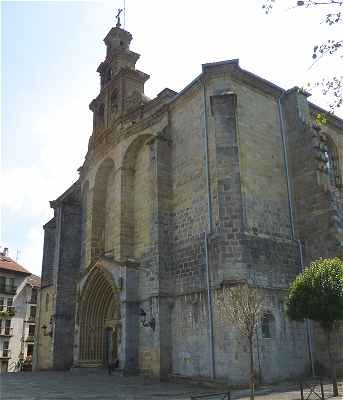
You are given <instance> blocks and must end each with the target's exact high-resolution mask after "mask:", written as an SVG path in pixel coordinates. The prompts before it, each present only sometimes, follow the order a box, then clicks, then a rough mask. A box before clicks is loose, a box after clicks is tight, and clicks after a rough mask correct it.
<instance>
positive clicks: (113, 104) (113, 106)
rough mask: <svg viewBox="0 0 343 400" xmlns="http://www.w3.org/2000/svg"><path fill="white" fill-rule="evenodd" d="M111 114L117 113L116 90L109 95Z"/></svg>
mask: <svg viewBox="0 0 343 400" xmlns="http://www.w3.org/2000/svg"><path fill="white" fill-rule="evenodd" d="M110 102H111V112H112V113H116V112H117V111H118V90H117V89H114V90H113V92H112V94H111V101H110Z"/></svg>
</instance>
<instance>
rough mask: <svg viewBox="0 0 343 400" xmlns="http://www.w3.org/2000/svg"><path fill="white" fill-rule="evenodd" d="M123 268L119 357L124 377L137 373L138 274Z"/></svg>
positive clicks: (127, 267) (128, 268) (131, 269)
mask: <svg viewBox="0 0 343 400" xmlns="http://www.w3.org/2000/svg"><path fill="white" fill-rule="evenodd" d="M123 268H124V276H123V288H122V292H121V321H122V323H121V324H122V338H121V355H122V360H121V362H122V364H123V365H122V367H123V371H124V374H125V375H133V374H137V373H138V329H139V325H138V324H139V303H138V301H137V283H138V272H137V270H135V269H134V268H130V267H129V266H126V267H123Z"/></svg>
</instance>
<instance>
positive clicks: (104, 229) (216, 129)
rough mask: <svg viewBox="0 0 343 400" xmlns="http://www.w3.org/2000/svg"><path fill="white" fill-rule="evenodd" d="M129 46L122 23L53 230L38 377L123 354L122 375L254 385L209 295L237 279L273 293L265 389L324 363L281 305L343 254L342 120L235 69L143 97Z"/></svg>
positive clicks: (241, 348) (47, 248) (210, 72)
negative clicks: (313, 267) (299, 281)
mask: <svg viewBox="0 0 343 400" xmlns="http://www.w3.org/2000/svg"><path fill="white" fill-rule="evenodd" d="M131 40H132V36H131V34H130V33H129V32H127V31H125V30H123V29H121V27H120V23H119V21H118V23H117V26H116V27H114V28H112V29H111V30H110V31H109V33H108V34H107V36H106V37H105V39H104V42H105V45H106V57H105V60H104V61H103V62H101V63H100V65H99V67H98V70H97V71H98V72H99V74H100V92H99V94H98V96H97V97H96V98H95V99H94V100H92V101H91V103H90V109H91V111H92V112H93V115H94V123H93V132H92V135H91V137H90V139H89V146H88V152H87V154H86V158H85V161H84V163H83V165H82V167H81V168H80V170H79V172H80V177H79V179H78V180H77V182H75V184H73V185H72V186H71V187H70V188H68V189H67V190H66V191H65V192H64V193H63V194H61V196H59V197H58V198H57V199H56V200H54V201H52V202H51V207H52V208H53V210H54V217H53V218H52V219H51V220H50V221H49V222H48V223H47V224H46V225H45V226H44V231H45V240H44V257H43V272H42V290H41V314H40V315H41V317H40V318H41V322H40V327H39V329H38V335H39V346H38V348H37V350H38V356H37V360H38V362H37V368H41V369H44V368H53V369H66V368H70V367H72V366H74V367H101V366H104V365H107V364H108V363H109V362H110V361H111V360H119V365H120V368H122V369H123V370H124V372H125V373H143V374H149V375H154V376H158V377H163V378H165V377H168V376H170V375H181V376H190V377H198V376H202V377H207V378H220V379H225V380H226V381H228V382H229V383H232V384H238V383H244V382H246V381H247V373H246V371H247V369H248V365H249V357H248V352H247V347H246V343H245V342H244V339H243V338H241V337H239V335H238V333H237V330H235V329H234V327H232V326H230V325H229V324H228V323H226V322H225V321H223V320H221V318H220V315H219V313H218V310H217V306H216V301H215V299H216V298H217V297H218V296H219V297H220V293H221V291H222V289H223V287H225V286H227V285H230V284H233V283H237V282H240V281H247V282H249V283H250V284H251V285H254V286H257V287H260V288H261V290H263V291H264V293H265V297H266V299H267V305H266V310H265V318H264V319H263V324H261V326H260V328H259V330H258V334H257V339H256V340H257V343H256V355H255V362H256V365H255V368H256V373H257V374H258V376H259V377H260V378H261V380H262V381H273V380H278V379H286V378H291V377H294V376H300V375H303V374H304V373H306V372H308V371H309V370H310V366H311V364H316V365H320V366H322V368H325V367H326V366H327V358H326V357H327V356H326V352H325V351H324V347H322V336H321V332H320V329H319V328H318V327H313V326H312V327H311V330H309V329H307V327H306V325H305V324H303V323H295V322H292V321H290V320H289V319H288V318H287V316H286V313H285V297H286V295H287V288H288V286H289V283H290V282H291V281H292V280H293V279H294V277H295V276H296V275H297V274H298V273H299V271H301V269H302V268H303V267H304V266H305V265H306V264H308V263H309V262H310V261H311V260H313V259H316V258H318V257H328V256H340V257H343V192H342V171H343V165H342V160H343V121H342V120H341V119H339V118H337V117H335V116H333V115H329V116H328V117H327V123H326V124H325V125H324V126H318V125H317V124H316V123H315V119H316V118H315V117H316V116H317V115H318V114H320V113H325V111H324V110H322V109H320V108H319V107H317V106H316V105H314V104H312V103H311V102H310V101H309V95H308V93H306V92H304V91H303V90H300V89H299V88H292V89H290V90H284V89H282V88H280V87H278V86H277V85H275V84H273V83H272V82H269V81H268V80H266V79H263V78H261V77H259V76H256V75H254V74H253V73H251V72H249V71H247V70H244V69H242V68H241V67H240V65H239V62H238V60H229V61H223V62H216V63H209V64H205V65H203V66H202V72H201V74H200V75H199V76H198V77H196V78H195V79H194V80H193V81H192V82H190V83H189V85H188V86H187V87H185V88H184V89H183V90H182V91H181V92H180V93H176V92H175V91H173V90H171V89H168V88H166V89H164V90H162V91H161V92H160V93H159V94H158V95H157V96H156V97H155V98H154V99H148V98H147V97H146V96H145V94H144V84H145V82H146V81H147V80H148V79H149V75H147V74H146V73H144V72H142V71H139V70H137V69H136V67H135V65H136V62H137V60H138V59H139V54H137V53H135V52H133V51H132V50H131V49H130V42H131ZM339 335H340V336H339ZM336 340H337V360H338V363H339V365H340V368H341V369H342V368H343V349H342V346H341V343H342V334H341V333H340V334H337V338H336Z"/></svg>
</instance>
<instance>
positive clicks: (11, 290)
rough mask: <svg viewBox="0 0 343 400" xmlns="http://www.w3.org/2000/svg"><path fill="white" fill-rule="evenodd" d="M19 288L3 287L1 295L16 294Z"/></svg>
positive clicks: (0, 290)
mask: <svg viewBox="0 0 343 400" xmlns="http://www.w3.org/2000/svg"><path fill="white" fill-rule="evenodd" d="M16 292H17V286H14V285H1V286H0V293H7V294H16Z"/></svg>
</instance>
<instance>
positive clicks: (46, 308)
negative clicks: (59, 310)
mask: <svg viewBox="0 0 343 400" xmlns="http://www.w3.org/2000/svg"><path fill="white" fill-rule="evenodd" d="M49 303H50V296H49V293H47V294H46V296H45V311H49Z"/></svg>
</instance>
